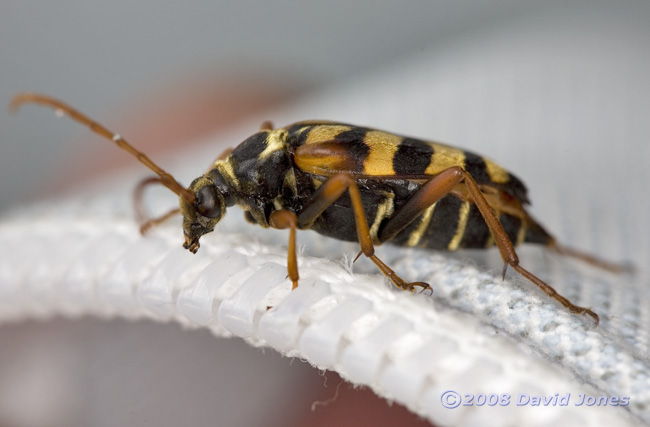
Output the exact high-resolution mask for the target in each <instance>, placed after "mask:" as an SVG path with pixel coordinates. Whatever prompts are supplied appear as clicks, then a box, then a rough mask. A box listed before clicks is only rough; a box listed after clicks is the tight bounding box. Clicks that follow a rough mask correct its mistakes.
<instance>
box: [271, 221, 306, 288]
mask: <svg viewBox="0 0 650 427" xmlns="http://www.w3.org/2000/svg"><path fill="white" fill-rule="evenodd" d="M269 224H270V225H271V227H273V228H277V229H279V230H284V229H286V228H288V229H289V252H288V254H287V270H288V272H289V279H291V283H293V286H292V288H291V289H296V288H297V287H298V279H299V276H298V260H297V258H296V227H297V226H298V219H297V218H296V214H295V213H293V212H291V211H288V210H286V209H280V210H277V211H274V212H272V213H271V216H270V217H269Z"/></svg>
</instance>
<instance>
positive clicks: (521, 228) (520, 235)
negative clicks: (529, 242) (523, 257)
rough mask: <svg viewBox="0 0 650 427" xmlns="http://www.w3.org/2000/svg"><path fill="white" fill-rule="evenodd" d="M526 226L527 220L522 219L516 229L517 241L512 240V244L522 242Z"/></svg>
mask: <svg viewBox="0 0 650 427" xmlns="http://www.w3.org/2000/svg"><path fill="white" fill-rule="evenodd" d="M527 228H528V221H526V220H525V219H522V220H521V225H520V226H519V230H517V241H516V242H512V244H513V245H521V244H522V243H524V239H525V238H526V229H527Z"/></svg>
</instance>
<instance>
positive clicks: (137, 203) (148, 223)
mask: <svg viewBox="0 0 650 427" xmlns="http://www.w3.org/2000/svg"><path fill="white" fill-rule="evenodd" d="M152 184H162V179H160V178H159V177H157V176H151V177H149V178H145V179H143V180H142V181H140V182H139V183H138V185H137V186H136V187H135V190H134V191H133V205H134V207H135V216H136V219H137V221H138V224H140V234H142V235H143V236H144V235H145V234H147V233H148V232H149V230H151V229H152V228H153V227H155V226H156V225H158V224H160V223H162V222H165V221H167V220H168V219H169V218H171V217H173V216H175V215H178V214H180V213H181V210H180V209H179V208H175V209H172V210H170V211H169V212H167V213H166V214H164V215H161V216H160V217H158V218H150V217H149V216H148V215H147V214H146V213H145V210H144V203H143V202H142V199H143V196H144V189H145V188H146V187H148V186H149V185H152Z"/></svg>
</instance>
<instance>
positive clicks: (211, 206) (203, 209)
mask: <svg viewBox="0 0 650 427" xmlns="http://www.w3.org/2000/svg"><path fill="white" fill-rule="evenodd" d="M194 206H195V208H196V212H197V213H198V214H199V215H202V216H205V217H207V218H217V217H218V216H220V215H221V203H220V202H219V197H218V196H217V189H216V188H215V187H214V186H211V185H206V186H205V187H203V188H201V189H200V190H199V191H197V192H196V202H195V203H194Z"/></svg>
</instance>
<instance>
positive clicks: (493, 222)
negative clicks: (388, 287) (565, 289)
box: [378, 166, 598, 324]
mask: <svg viewBox="0 0 650 427" xmlns="http://www.w3.org/2000/svg"><path fill="white" fill-rule="evenodd" d="M461 183H462V184H464V185H465V187H466V188H467V190H468V192H469V195H470V197H471V198H472V200H473V201H474V203H475V204H476V206H477V207H478V209H479V211H480V212H481V215H482V216H483V219H484V220H485V222H486V223H487V226H488V228H489V229H490V232H491V233H492V235H493V236H494V241H495V244H496V246H497V248H498V249H499V252H500V253H501V258H502V259H503V262H504V268H503V275H504V277H505V272H506V268H507V267H508V266H511V267H512V268H513V269H514V270H515V271H516V272H517V273H519V274H520V275H522V276H524V277H525V278H526V279H528V280H529V281H531V282H533V284H535V285H536V286H537V287H539V288H540V289H541V290H542V291H543V292H544V293H545V294H546V295H548V296H549V297H551V298H553V299H555V300H556V301H558V302H559V303H560V304H562V305H563V306H564V307H566V308H567V309H568V310H569V311H571V312H572V313H576V314H586V315H588V316H590V317H592V318H593V319H594V320H595V321H596V324H598V315H597V314H596V313H594V312H593V311H591V310H590V309H588V308H584V307H579V306H577V305H574V304H573V303H571V302H570V301H569V300H568V299H566V298H564V297H563V296H562V295H560V294H558V293H557V291H555V289H553V288H552V287H551V286H549V285H548V284H547V283H545V282H544V281H543V280H541V279H540V278H538V277H537V276H535V275H534V274H532V273H531V272H529V271H528V270H526V269H525V268H523V267H521V266H520V265H519V258H518V257H517V253H516V252H515V248H514V245H513V244H512V242H511V241H510V239H509V238H508V235H507V234H506V232H505V230H504V229H503V225H501V222H500V221H499V218H498V217H497V216H496V214H495V213H494V211H493V210H492V208H491V207H490V204H489V203H488V201H487V200H486V199H485V196H484V195H483V193H482V192H481V190H480V188H479V186H478V184H477V183H476V181H474V178H472V176H471V175H470V174H469V173H468V172H467V171H466V170H464V169H463V168H461V167H459V166H452V167H450V168H448V169H445V170H444V171H442V172H440V173H439V174H438V175H436V176H434V177H433V178H431V179H430V180H429V181H427V182H426V183H425V184H424V185H423V186H422V188H421V189H420V190H419V191H417V192H416V193H415V194H414V195H413V196H411V198H410V199H409V200H408V201H407V202H406V204H404V205H403V206H402V207H401V208H400V209H399V211H397V212H396V213H395V215H393V217H392V218H391V219H390V220H389V221H388V222H387V223H386V225H385V226H384V227H383V228H382V230H381V231H380V233H379V236H378V237H379V241H380V242H387V241H390V240H391V239H392V238H393V237H395V236H396V235H397V234H398V233H399V232H400V231H402V230H403V229H404V228H405V227H406V226H407V225H409V224H410V223H411V222H413V220H415V219H416V218H417V217H418V216H420V215H422V214H423V212H424V211H425V210H426V209H427V208H429V207H430V206H431V205H433V204H434V203H436V202H437V201H438V200H440V199H441V198H442V197H444V196H445V195H447V194H448V193H449V192H451V190H452V189H453V188H454V187H455V186H456V185H458V184H461Z"/></svg>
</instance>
